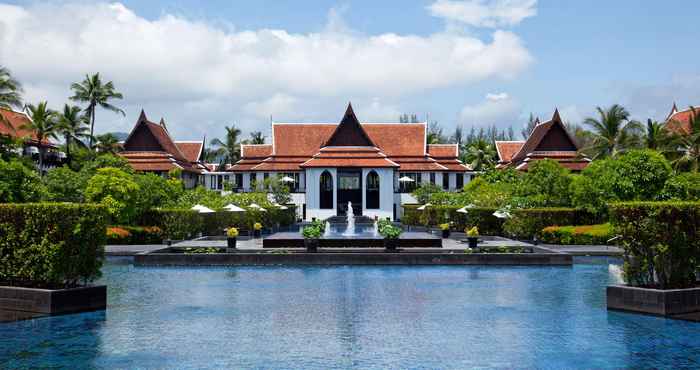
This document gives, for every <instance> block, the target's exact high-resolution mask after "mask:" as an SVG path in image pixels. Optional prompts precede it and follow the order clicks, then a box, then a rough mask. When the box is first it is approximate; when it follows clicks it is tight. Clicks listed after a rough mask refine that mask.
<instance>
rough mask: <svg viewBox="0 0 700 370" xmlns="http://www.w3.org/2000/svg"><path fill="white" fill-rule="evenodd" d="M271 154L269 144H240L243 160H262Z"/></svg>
mask: <svg viewBox="0 0 700 370" xmlns="http://www.w3.org/2000/svg"><path fill="white" fill-rule="evenodd" d="M271 154H272V145H271V144H242V145H241V157H244V158H264V157H269V156H270V155H271Z"/></svg>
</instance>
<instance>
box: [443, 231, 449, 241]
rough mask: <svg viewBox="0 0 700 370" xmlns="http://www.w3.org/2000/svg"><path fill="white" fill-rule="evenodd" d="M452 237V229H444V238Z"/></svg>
mask: <svg viewBox="0 0 700 370" xmlns="http://www.w3.org/2000/svg"><path fill="white" fill-rule="evenodd" d="M449 237H450V230H449V229H448V230H442V238H443V239H447V238H449Z"/></svg>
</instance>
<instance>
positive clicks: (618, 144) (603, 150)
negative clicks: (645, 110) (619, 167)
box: [583, 104, 641, 158]
mask: <svg viewBox="0 0 700 370" xmlns="http://www.w3.org/2000/svg"><path fill="white" fill-rule="evenodd" d="M596 109H597V111H598V115H599V117H598V118H597V119H596V118H593V117H588V118H586V119H585V120H584V121H583V123H585V124H586V125H588V126H591V127H592V129H593V143H592V147H591V148H590V150H591V152H592V153H593V157H594V158H605V157H614V156H616V155H617V154H618V153H622V152H625V151H626V150H628V149H632V148H633V147H635V146H636V144H637V141H638V136H637V133H638V132H639V131H640V130H641V125H640V124H639V122H637V121H630V119H629V116H630V114H629V112H627V110H626V109H625V108H623V107H622V106H620V105H618V104H614V105H613V106H611V107H610V108H608V109H607V110H603V109H602V108H601V107H597V108H596Z"/></svg>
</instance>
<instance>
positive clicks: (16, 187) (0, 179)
mask: <svg viewBox="0 0 700 370" xmlns="http://www.w3.org/2000/svg"><path fill="white" fill-rule="evenodd" d="M45 195H46V189H45V188H44V187H43V185H42V183H41V180H40V179H39V176H38V175H37V174H36V172H34V171H32V170H31V169H29V167H27V165H25V164H24V163H22V162H21V161H20V160H17V159H13V160H11V161H7V162H6V161H3V160H2V159H0V203H27V202H38V201H40V200H42V199H43V198H44V197H45Z"/></svg>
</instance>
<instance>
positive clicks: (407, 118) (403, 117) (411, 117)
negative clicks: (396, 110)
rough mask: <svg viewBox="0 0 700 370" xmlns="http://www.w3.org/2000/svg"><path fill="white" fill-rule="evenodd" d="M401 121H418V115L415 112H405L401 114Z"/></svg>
mask: <svg viewBox="0 0 700 370" xmlns="http://www.w3.org/2000/svg"><path fill="white" fill-rule="evenodd" d="M399 122H400V123H418V116H417V115H415V114H411V115H408V114H407V113H404V114H402V115H400V116H399Z"/></svg>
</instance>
